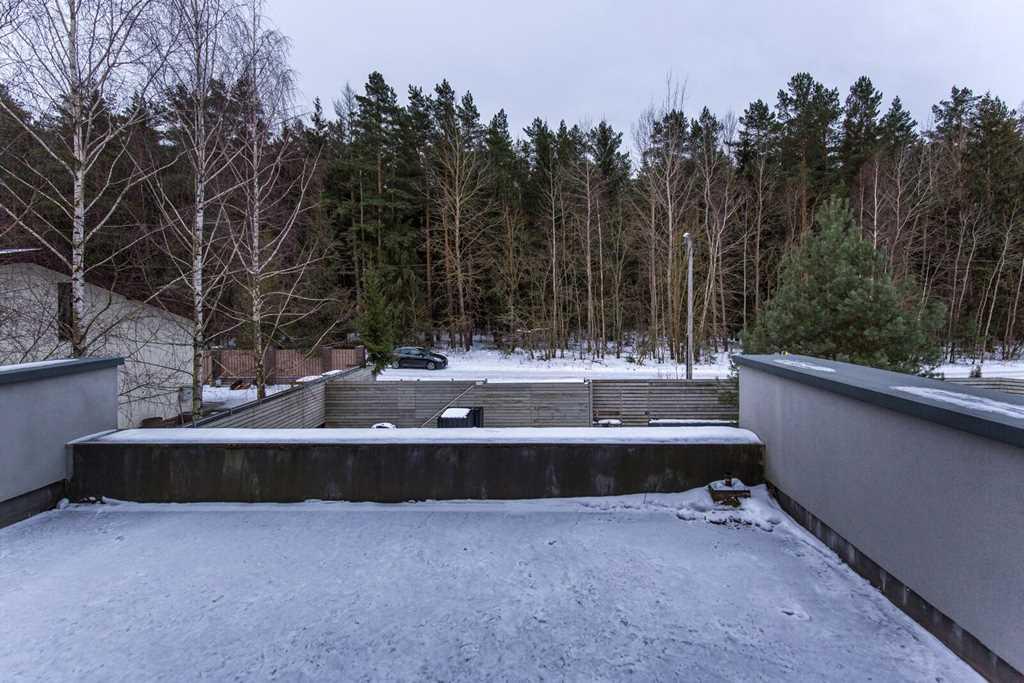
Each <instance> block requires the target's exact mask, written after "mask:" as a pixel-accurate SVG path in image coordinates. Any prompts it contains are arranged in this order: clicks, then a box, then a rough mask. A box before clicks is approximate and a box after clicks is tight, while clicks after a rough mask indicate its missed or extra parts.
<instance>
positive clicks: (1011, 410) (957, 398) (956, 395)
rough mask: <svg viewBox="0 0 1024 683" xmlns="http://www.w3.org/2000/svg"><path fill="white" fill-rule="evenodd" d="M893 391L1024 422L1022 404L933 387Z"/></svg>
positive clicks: (1023, 407) (900, 388)
mask: <svg viewBox="0 0 1024 683" xmlns="http://www.w3.org/2000/svg"><path fill="white" fill-rule="evenodd" d="M893 391H899V392H902V393H904V394H911V395H913V396H917V397H918V398H925V399H928V400H930V401H936V402H938V403H948V404H951V405H954V406H957V407H958V408H969V409H971V410H980V411H982V412H985V413H996V414H999V415H1005V416H1007V417H1012V418H1015V419H1017V420H1024V405H1021V404H1020V403H1010V402H1008V401H996V400H993V399H991V398H985V397H982V396H974V395H973V394H966V393H963V392H961V391H949V390H946V389H933V388H931V387H893Z"/></svg>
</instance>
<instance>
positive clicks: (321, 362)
mask: <svg viewBox="0 0 1024 683" xmlns="http://www.w3.org/2000/svg"><path fill="white" fill-rule="evenodd" d="M365 363H366V350H365V349H364V348H363V347H358V348H355V349H321V350H320V351H318V352H316V353H314V354H312V355H310V354H308V353H307V352H305V351H296V350H291V349H273V348H271V349H268V350H267V359H266V362H265V365H266V367H267V377H268V382H270V383H271V384H276V383H285V382H294V381H295V380H297V379H299V378H301V377H309V376H311V375H321V374H323V373H325V372H328V371H330V370H346V369H348V368H355V367H361V366H363V365H365ZM203 366H204V367H203V370H204V373H205V375H206V378H207V382H212V381H213V380H214V379H220V380H221V381H222V382H225V381H226V382H233V381H235V380H239V379H241V380H245V381H249V382H251V381H253V380H254V379H255V378H256V352H255V351H252V350H249V349H214V350H212V351H210V352H209V353H208V354H207V355H206V357H205V358H204V364H203Z"/></svg>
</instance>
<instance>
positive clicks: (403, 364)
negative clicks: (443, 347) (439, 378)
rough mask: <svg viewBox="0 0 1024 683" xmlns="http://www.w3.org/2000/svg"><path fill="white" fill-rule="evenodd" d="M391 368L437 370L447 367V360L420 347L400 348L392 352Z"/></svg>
mask: <svg viewBox="0 0 1024 683" xmlns="http://www.w3.org/2000/svg"><path fill="white" fill-rule="evenodd" d="M391 367H393V368H426V369H427V370H439V369H441V368H446V367H448V359H447V358H445V357H444V356H442V355H441V354H439V353H434V352H433V351H428V350H427V349H424V348H422V347H420V346H400V347H398V348H397V349H395V350H394V351H393V352H392V360H391Z"/></svg>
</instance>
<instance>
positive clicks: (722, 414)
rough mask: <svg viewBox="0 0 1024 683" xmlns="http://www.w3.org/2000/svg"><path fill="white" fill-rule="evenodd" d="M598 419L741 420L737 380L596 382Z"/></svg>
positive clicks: (645, 421) (627, 422)
mask: <svg viewBox="0 0 1024 683" xmlns="http://www.w3.org/2000/svg"><path fill="white" fill-rule="evenodd" d="M591 387H592V391H593V395H594V401H593V405H594V420H595V421H596V420H603V419H613V420H621V421H622V424H623V425H624V426H627V427H629V426H633V427H636V426H644V425H647V424H648V422H649V421H650V420H658V419H680V420H730V421H737V420H738V418H739V404H738V403H737V391H736V382H735V381H734V380H717V379H694V380H672V379H652V380H631V379H624V380H617V379H611V380H594V381H593V382H591Z"/></svg>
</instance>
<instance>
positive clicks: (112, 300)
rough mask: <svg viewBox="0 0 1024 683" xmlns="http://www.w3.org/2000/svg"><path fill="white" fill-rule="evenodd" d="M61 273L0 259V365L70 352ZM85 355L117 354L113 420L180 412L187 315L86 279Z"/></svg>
mask: <svg viewBox="0 0 1024 683" xmlns="http://www.w3.org/2000/svg"><path fill="white" fill-rule="evenodd" d="M68 281H69V278H68V276H66V275H63V274H61V273H58V272H55V271H52V270H50V269H48V268H44V267H42V266H39V265H36V264H32V263H10V264H0V365H4V364H12V363H25V362H32V361H40V360H50V359H54V358H67V357H69V356H70V351H71V349H70V344H69V343H67V342H62V341H60V340H59V339H58V335H57V315H58V313H57V296H58V295H57V285H58V283H60V282H68ZM86 306H87V310H88V313H87V316H86V325H87V328H88V330H87V345H88V349H87V355H89V356H122V357H123V358H124V359H125V364H124V365H123V366H122V367H121V371H120V373H119V399H118V403H119V411H118V413H119V416H118V426H119V427H135V426H138V425H139V423H140V422H141V421H142V420H143V419H144V418H147V417H164V418H167V417H173V416H174V415H177V414H178V412H180V408H179V406H178V389H179V388H180V387H183V386H190V385H191V383H192V374H191V369H192V337H191V334H190V332H189V325H190V323H189V321H188V319H186V318H183V317H181V316H178V315H175V314H173V313H169V312H167V311H164V310H161V309H160V308H158V307H156V306H151V305H148V304H144V303H141V302H138V301H133V300H131V299H127V298H125V297H123V296H121V295H119V294H116V293H113V292H110V291H107V290H105V289H102V288H100V287H94V286H92V285H89V286H87V288H86Z"/></svg>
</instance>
